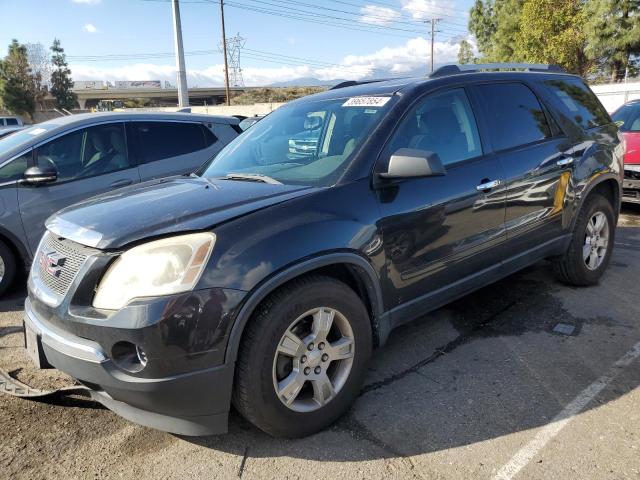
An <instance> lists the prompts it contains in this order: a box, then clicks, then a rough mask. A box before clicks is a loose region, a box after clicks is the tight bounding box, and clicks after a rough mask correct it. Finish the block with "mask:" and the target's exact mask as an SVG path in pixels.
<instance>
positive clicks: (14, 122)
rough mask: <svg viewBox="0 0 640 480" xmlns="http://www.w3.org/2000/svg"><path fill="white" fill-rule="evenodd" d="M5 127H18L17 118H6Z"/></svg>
mask: <svg viewBox="0 0 640 480" xmlns="http://www.w3.org/2000/svg"><path fill="white" fill-rule="evenodd" d="M7 125H8V126H17V125H18V119H17V118H7Z"/></svg>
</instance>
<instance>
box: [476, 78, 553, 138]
mask: <svg viewBox="0 0 640 480" xmlns="http://www.w3.org/2000/svg"><path fill="white" fill-rule="evenodd" d="M477 89H478V92H479V98H480V101H481V102H482V104H483V106H484V110H485V112H486V116H487V120H488V123H489V125H488V126H489V129H490V134H491V139H492V143H493V147H494V148H495V149H496V150H506V149H508V148H513V147H518V146H521V145H527V144H529V143H533V142H537V141H540V140H544V139H545V138H549V137H551V129H550V128H549V123H548V122H547V117H546V116H545V114H544V110H543V109H542V105H540V102H539V101H538V99H537V97H536V96H535V95H534V94H533V92H532V91H531V89H529V87H527V86H526V85H523V84H521V83H494V84H487V85H478V87H477Z"/></svg>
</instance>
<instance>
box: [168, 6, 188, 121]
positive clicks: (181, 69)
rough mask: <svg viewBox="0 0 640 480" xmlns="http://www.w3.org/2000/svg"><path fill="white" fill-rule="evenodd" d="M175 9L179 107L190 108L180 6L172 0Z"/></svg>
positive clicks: (174, 23)
mask: <svg viewBox="0 0 640 480" xmlns="http://www.w3.org/2000/svg"><path fill="white" fill-rule="evenodd" d="M172 7H173V36H174V41H175V49H176V67H177V68H178V106H179V107H180V108H184V107H188V106H189V91H188V90H187V70H186V69H185V66H184V48H183V46H182V24H181V23H180V5H179V4H178V0H172Z"/></svg>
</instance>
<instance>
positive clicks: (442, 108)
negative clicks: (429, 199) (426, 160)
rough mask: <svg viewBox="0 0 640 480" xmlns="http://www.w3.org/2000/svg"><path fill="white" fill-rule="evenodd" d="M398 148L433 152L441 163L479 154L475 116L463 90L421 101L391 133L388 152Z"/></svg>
mask: <svg viewBox="0 0 640 480" xmlns="http://www.w3.org/2000/svg"><path fill="white" fill-rule="evenodd" d="M400 148H414V149H418V150H424V151H429V152H434V153H437V154H438V156H439V157H440V160H441V161H442V163H443V164H445V165H447V164H450V163H455V162H459V161H461V160H466V159H468V158H473V157H477V156H479V155H481V154H482V147H481V145H480V137H479V135H478V129H477V126H476V120H475V117H474V115H473V111H472V110H471V106H470V104H469V100H468V99H467V95H466V94H465V93H464V90H452V91H449V92H444V93H440V94H435V95H431V96H429V97H427V98H426V99H425V100H423V101H421V102H420V103H419V104H418V106H417V107H415V108H414V109H413V110H412V111H411V112H410V113H409V114H408V115H407V116H406V117H405V118H404V120H403V121H402V123H401V124H400V126H399V127H398V129H397V130H396V132H395V133H394V135H393V138H392V140H391V142H390V144H389V147H388V153H389V154H390V155H391V154H393V152H395V151H396V150H398V149H400Z"/></svg>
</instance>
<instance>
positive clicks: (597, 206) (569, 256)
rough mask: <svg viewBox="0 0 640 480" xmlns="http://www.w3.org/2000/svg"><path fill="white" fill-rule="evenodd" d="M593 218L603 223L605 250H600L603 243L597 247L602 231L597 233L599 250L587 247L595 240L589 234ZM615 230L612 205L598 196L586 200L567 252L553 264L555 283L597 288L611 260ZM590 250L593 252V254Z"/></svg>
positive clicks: (592, 226)
mask: <svg viewBox="0 0 640 480" xmlns="http://www.w3.org/2000/svg"><path fill="white" fill-rule="evenodd" d="M596 218H604V219H606V228H607V238H606V240H607V242H606V247H603V246H601V245H602V243H598V242H601V240H602V239H603V238H604V235H603V230H600V234H601V235H599V236H598V238H597V240H596V243H598V245H600V246H599V247H597V246H596V247H590V246H589V245H591V243H590V242H592V241H593V240H592V239H593V238H594V236H593V235H592V234H591V233H590V232H591V231H594V228H595V227H594V225H590V224H593V222H594V219H596ZM588 228H589V230H588ZM615 229H616V217H615V214H614V211H613V207H612V206H611V203H610V202H609V201H608V200H607V199H606V198H605V197H603V196H602V195H599V194H593V195H591V196H589V197H588V198H587V200H586V202H585V205H584V206H583V207H582V209H581V210H580V212H579V214H578V218H577V220H576V224H575V228H574V230H573V234H572V238H571V243H570V244H569V248H568V249H567V251H566V252H565V254H564V255H563V256H562V257H559V258H557V259H555V261H554V262H553V266H554V272H555V274H556V276H557V277H558V279H559V280H560V281H562V282H564V283H566V284H569V285H574V286H578V287H584V286H589V285H595V284H597V283H598V281H599V280H600V277H602V275H603V274H604V272H605V270H606V269H607V267H608V266H609V261H610V260H611V251H612V250H613V244H614V239H615ZM590 248H592V249H591V253H590V255H589V257H588V258H585V255H586V252H587V250H589V249H590ZM593 248H596V251H595V253H594V250H593ZM594 258H595V259H596V260H594Z"/></svg>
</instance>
